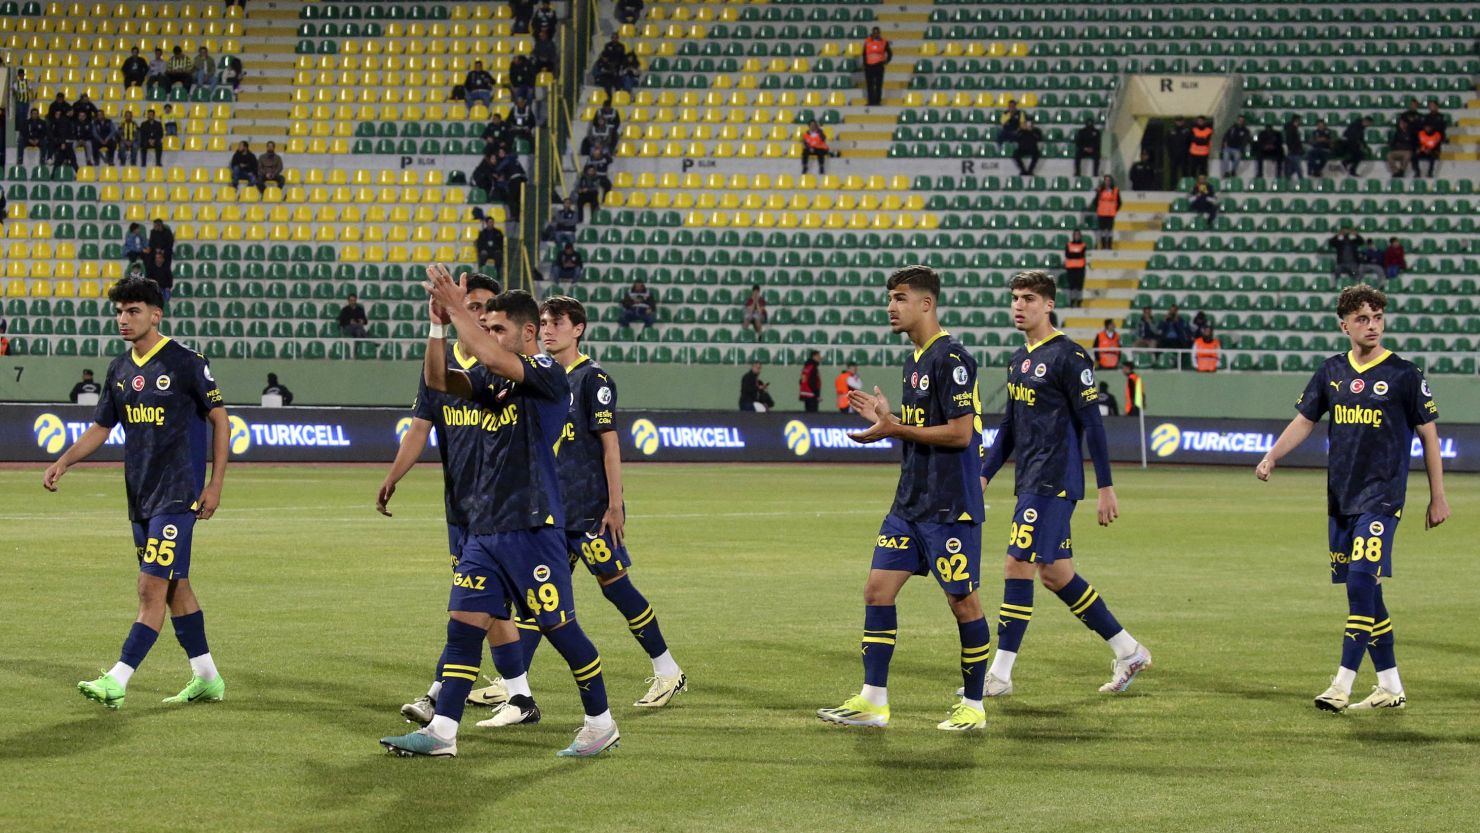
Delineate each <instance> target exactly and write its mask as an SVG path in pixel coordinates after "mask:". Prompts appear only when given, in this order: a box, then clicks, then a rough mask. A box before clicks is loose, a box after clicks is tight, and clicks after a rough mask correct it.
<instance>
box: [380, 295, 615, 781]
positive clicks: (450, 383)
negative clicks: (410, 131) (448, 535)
mask: <svg viewBox="0 0 1480 833" xmlns="http://www.w3.org/2000/svg"><path fill="white" fill-rule="evenodd" d="M466 283H467V282H466V280H464V281H461V282H456V283H455V282H453V280H452V274H451V273H450V272H448V271H447V269H446V267H443V266H431V267H428V268H427V283H426V284H425V286H426V288H427V290H428V294H429V295H430V296H431V304H429V312H430V314H431V322H432V323H431V328H430V332H429V333H428V344H427V353H426V362H425V366H424V367H425V378H426V383H427V387H429V388H431V389H432V390H439V391H443V392H445V393H449V394H452V395H454V396H457V397H460V398H462V399H465V400H469V401H471V402H473V403H475V404H476V405H477V406H478V408H477V409H476V410H475V409H469V411H470V412H471V413H470V414H469V416H470V417H472V416H476V418H477V419H478V422H479V425H480V426H481V427H482V429H483V436H482V449H481V451H480V455H479V463H478V466H477V469H476V471H477V476H476V478H475V480H474V482H473V484H472V487H471V488H470V489H469V490H468V491H467V492H466V494H467V496H468V497H467V500H466V501H465V502H464V511H465V512H466V513H467V524H468V525H467V534H466V537H465V538H464V540H463V546H462V551H461V552H460V553H459V559H458V565H457V571H456V572H455V573H453V577H452V591H451V595H450V598H449V600H448V603H447V609H448V612H449V615H450V619H449V621H448V623H447V646H446V648H445V649H444V652H443V655H442V668H441V678H442V689H441V692H440V693H439V696H438V697H437V705H436V712H435V715H434V716H433V718H432V720H431V722H430V723H428V724H427V726H426V727H425V728H423V729H420V730H417V731H415V732H411V733H410V734H406V735H402V736H399V737H386V738H381V741H380V742H381V744H382V745H383V746H385V747H386V749H388V750H390V751H392V752H394V753H397V754H401V755H430V756H454V755H456V754H457V728H458V721H459V720H461V719H462V713H463V707H464V705H465V704H466V700H467V696H468V693H469V692H470V691H471V690H472V687H473V683H474V682H476V681H477V679H478V672H479V670H480V669H479V665H478V662H479V655H480V654H481V653H482V644H483V641H484V639H485V638H486V637H487V635H488V630H489V627H490V626H491V625H492V623H493V621H494V620H496V619H505V620H506V619H508V618H509V617H510V615H511V612H512V610H514V609H519V608H522V610H523V611H524V612H525V613H526V614H527V615H528V616H529V617H530V618H532V619H534V620H535V622H536V623H537V624H538V625H539V627H540V629H541V630H542V631H543V632H544V635H545V637H546V638H547V639H549V640H550V643H551V644H552V645H554V646H555V650H557V651H559V652H560V655H561V656H563V657H564V658H565V661H566V663H567V664H568V665H569V666H570V670H571V674H572V675H573V676H574V677H575V681H576V686H577V688H578V689H579V690H580V697H581V703H582V705H583V706H584V708H585V712H586V721H585V725H584V726H582V728H581V730H580V731H579V732H578V733H577V734H576V738H575V740H574V741H573V742H572V743H571V744H570V746H569V747H567V748H565V749H562V750H560V752H558V753H557V754H559V755H560V756H562V757H589V756H592V755H597V754H600V753H601V752H603V751H605V750H607V749H609V748H611V747H613V746H615V745H616V744H617V742H618V740H619V738H620V735H619V733H618V732H617V724H616V721H614V720H613V719H612V715H611V711H610V710H609V709H608V708H607V700H606V685H605V683H604V681H603V679H602V676H601V657H600V655H599V654H598V653H597V651H596V646H594V645H592V644H591V640H590V639H588V638H587V637H586V634H585V633H583V632H582V631H581V626H580V624H579V623H578V622H576V619H575V615H576V611H575V599H574V594H573V593H572V591H571V581H570V575H571V574H570V567H569V562H568V559H567V558H566V554H565V531H564V525H565V508H564V505H563V504H562V501H561V499H560V484H559V478H558V475H557V474H556V466H555V443H556V441H557V440H559V439H560V435H561V432H562V431H563V430H564V427H565V416H566V409H567V407H568V405H569V399H570V382H569V380H568V379H567V378H566V374H565V370H564V369H563V368H561V367H560V366H558V365H557V364H555V361H554V360H553V359H551V358H550V357H549V356H546V355H543V354H541V353H539V349H538V345H539V341H538V333H539V317H540V311H539V305H538V304H537V303H536V302H535V300H534V298H533V297H531V296H530V295H529V293H527V292H522V291H512V292H505V293H503V294H501V295H498V296H495V297H494V298H493V299H491V300H489V301H488V302H487V303H486V304H485V305H484V310H483V315H482V317H481V321H480V320H479V319H478V318H476V317H474V315H473V313H472V311H470V310H469V309H468V308H467V306H466V304H467V297H466V296H467V286H466ZM449 323H451V324H455V325H456V327H457V331H458V336H459V339H460V341H461V342H462V343H463V345H464V346H465V347H466V348H467V349H468V351H469V352H470V353H471V354H472V355H473V356H474V357H475V358H477V360H478V365H477V366H475V367H473V368H471V369H470V370H468V371H466V372H464V371H462V370H449V369H448V368H447V363H446V356H447V352H446V351H447V344H446V329H445V328H446V325H447V324H449ZM485 330H486V332H485Z"/></svg>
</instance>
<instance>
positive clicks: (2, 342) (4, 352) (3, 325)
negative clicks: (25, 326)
mask: <svg viewBox="0 0 1480 833" xmlns="http://www.w3.org/2000/svg"><path fill="white" fill-rule="evenodd" d="M8 332H10V323H9V322H7V321H6V320H5V318H4V316H0V356H8V355H10V338H9V337H8V336H6V335H5V334H6V333H8Z"/></svg>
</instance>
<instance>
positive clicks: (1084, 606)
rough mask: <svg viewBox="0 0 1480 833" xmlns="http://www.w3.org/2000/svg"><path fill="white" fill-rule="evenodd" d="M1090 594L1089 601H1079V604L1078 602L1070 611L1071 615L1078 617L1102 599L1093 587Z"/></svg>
mask: <svg viewBox="0 0 1480 833" xmlns="http://www.w3.org/2000/svg"><path fill="white" fill-rule="evenodd" d="M1089 592H1090V596H1089V599H1088V600H1085V599H1082V598H1081V599H1080V600H1079V602H1076V603H1075V605H1074V607H1072V608H1070V609H1069V612H1070V613H1072V614H1074V615H1075V616H1078V615H1079V614H1081V613H1083V612H1085V611H1086V610H1089V607H1090V605H1092V604H1094V603H1095V601H1096V600H1098V599H1099V598H1100V594H1099V593H1096V592H1095V589H1094V588H1093V587H1091V588H1090V589H1089Z"/></svg>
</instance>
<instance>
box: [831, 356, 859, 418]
mask: <svg viewBox="0 0 1480 833" xmlns="http://www.w3.org/2000/svg"><path fill="white" fill-rule="evenodd" d="M855 390H863V379H862V378H861V377H859V375H858V362H848V366H847V367H845V368H843V372H842V373H839V374H838V376H837V378H836V379H833V393H836V394H837V395H838V400H837V404H838V413H840V414H846V413H848V412H850V411H852V410H853V406H852V405H851V404H849V402H848V394H849V393H851V392H853V391H855Z"/></svg>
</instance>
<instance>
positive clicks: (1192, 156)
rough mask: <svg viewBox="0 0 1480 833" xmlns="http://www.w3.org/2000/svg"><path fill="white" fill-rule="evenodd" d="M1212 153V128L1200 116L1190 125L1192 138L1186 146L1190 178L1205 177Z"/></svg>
mask: <svg viewBox="0 0 1480 833" xmlns="http://www.w3.org/2000/svg"><path fill="white" fill-rule="evenodd" d="M1212 153H1213V126H1212V125H1210V124H1208V120H1207V119H1205V118H1203V117H1202V116H1198V117H1197V121H1196V122H1194V123H1193V125H1192V138H1191V140H1190V141H1189V142H1188V145H1187V155H1188V164H1187V167H1188V169H1189V172H1190V174H1191V175H1192V176H1198V175H1206V174H1207V172H1208V157H1209V156H1211V155H1212Z"/></svg>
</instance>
